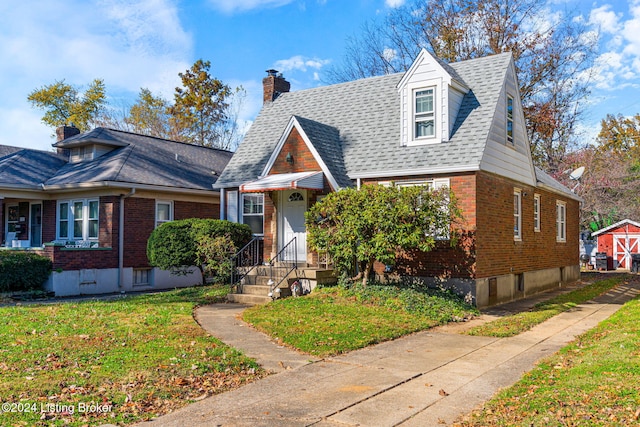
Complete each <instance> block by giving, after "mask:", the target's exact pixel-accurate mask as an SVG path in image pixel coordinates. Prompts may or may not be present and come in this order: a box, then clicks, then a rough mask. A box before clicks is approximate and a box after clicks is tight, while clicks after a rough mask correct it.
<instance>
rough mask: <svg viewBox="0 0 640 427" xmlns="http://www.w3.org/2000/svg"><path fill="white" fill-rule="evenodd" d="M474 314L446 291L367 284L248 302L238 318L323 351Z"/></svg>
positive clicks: (348, 347)
mask: <svg viewBox="0 0 640 427" xmlns="http://www.w3.org/2000/svg"><path fill="white" fill-rule="evenodd" d="M477 314H478V311H477V310H476V309H475V308H473V307H471V306H469V305H467V304H465V303H464V302H463V301H462V300H461V299H460V298H459V297H457V296H455V295H453V294H452V293H448V292H443V291H424V292H420V291H416V290H412V289H403V288H398V287H395V286H372V285H370V286H367V287H366V288H362V287H360V286H354V287H351V288H348V287H342V286H335V287H328V288H322V289H316V290H315V291H314V292H313V293H312V294H310V295H308V296H305V297H304V298H287V299H283V300H277V301H274V302H272V303H270V304H268V305H265V306H256V307H253V308H250V309H248V310H245V312H244V314H243V318H244V320H245V321H247V322H249V323H251V324H253V325H254V326H255V327H256V328H257V329H259V330H261V331H263V332H265V333H267V334H268V335H270V336H272V337H275V338H276V339H278V340H279V341H281V342H282V343H283V344H285V345H287V346H290V347H293V348H296V349H298V350H300V351H303V352H305V353H309V354H312V355H315V356H319V357H323V356H330V355H336V354H340V353H344V352H348V351H351V350H355V349H358V348H363V347H366V346H368V345H371V344H376V343H379V342H382V341H388V340H391V339H394V338H397V337H400V336H403V335H407V334H410V333H413V332H417V331H420V330H424V329H428V328H431V327H433V326H436V325H440V324H443V323H447V322H450V321H455V320H462V319H464V318H468V317H472V316H475V315H477Z"/></svg>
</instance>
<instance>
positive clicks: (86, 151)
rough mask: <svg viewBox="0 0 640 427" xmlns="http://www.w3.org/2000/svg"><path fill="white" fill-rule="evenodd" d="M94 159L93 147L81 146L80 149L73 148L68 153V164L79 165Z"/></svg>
mask: <svg viewBox="0 0 640 427" xmlns="http://www.w3.org/2000/svg"><path fill="white" fill-rule="evenodd" d="M94 157H95V146H93V145H83V146H80V147H73V148H71V149H70V151H69V163H80V162H85V161H88V160H93V159H94Z"/></svg>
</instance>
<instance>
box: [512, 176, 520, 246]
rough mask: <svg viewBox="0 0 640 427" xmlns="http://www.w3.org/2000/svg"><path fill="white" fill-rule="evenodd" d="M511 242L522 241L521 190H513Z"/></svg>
mask: <svg viewBox="0 0 640 427" xmlns="http://www.w3.org/2000/svg"><path fill="white" fill-rule="evenodd" d="M513 240H515V241H521V240H522V190H521V189H519V188H515V189H514V190H513Z"/></svg>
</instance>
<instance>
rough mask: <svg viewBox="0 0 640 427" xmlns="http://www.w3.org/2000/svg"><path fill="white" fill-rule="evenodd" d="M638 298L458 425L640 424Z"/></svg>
mask: <svg viewBox="0 0 640 427" xmlns="http://www.w3.org/2000/svg"><path fill="white" fill-rule="evenodd" d="M638 384H640V300H637V299H636V300H634V301H631V302H629V303H627V304H625V305H624V306H623V307H622V308H621V309H620V310H619V311H618V312H617V313H616V314H614V315H613V316H612V317H611V318H609V319H608V320H606V321H604V322H602V323H601V324H600V325H599V326H598V327H596V328H594V329H592V330H591V331H589V332H587V333H585V334H583V335H582V336H580V337H579V338H578V339H577V340H576V341H575V342H574V343H573V344H571V345H569V346H568V347H565V348H564V349H562V350H561V351H560V352H558V353H557V354H556V355H554V356H552V357H551V358H549V359H547V360H545V361H544V362H543V363H541V364H539V365H538V366H537V367H536V368H535V369H534V370H533V371H531V372H530V373H528V374H526V375H525V376H524V377H523V379H522V380H521V381H519V382H518V383H517V384H515V385H514V386H513V387H511V388H509V389H507V390H504V391H502V392H501V393H499V394H498V395H496V396H495V397H494V398H493V399H492V400H491V401H489V402H487V403H486V404H485V405H484V407H483V408H482V410H479V411H476V412H474V413H473V414H471V415H470V416H467V417H465V419H464V421H461V422H459V423H457V424H455V425H457V426H464V427H471V426H545V427H546V426H631V425H634V426H637V425H640V387H639V386H638Z"/></svg>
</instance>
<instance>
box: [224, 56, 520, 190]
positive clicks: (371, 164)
mask: <svg viewBox="0 0 640 427" xmlns="http://www.w3.org/2000/svg"><path fill="white" fill-rule="evenodd" d="M510 61H511V55H510V54H508V53H507V54H500V55H495V56H490V57H485V58H479V59H473V60H469V61H463V62H459V63H454V64H449V67H450V68H452V69H453V70H454V71H455V73H456V76H455V77H456V78H458V79H460V80H462V81H464V83H466V84H467V85H468V86H469V87H470V88H471V90H470V92H469V93H468V94H467V95H466V96H465V97H464V100H463V103H462V105H461V108H460V113H459V114H458V119H457V122H456V123H455V125H454V132H453V135H452V137H451V139H450V141H449V142H446V143H442V144H432V145H423V146H415V147H403V146H401V145H400V125H401V124H400V95H399V93H398V90H397V88H396V85H397V84H398V83H399V82H400V80H401V79H402V77H403V74H392V75H387V76H382V77H372V78H367V79H362V80H356V81H353V82H348V83H341V84H336V85H331V86H325V87H319V88H315V89H308V90H301V91H297V92H289V93H283V94H282V95H280V96H279V97H278V98H277V99H276V100H275V101H274V102H272V103H270V104H266V105H265V106H263V108H262V111H261V112H260V114H259V115H258V117H257V118H256V120H255V122H254V123H253V125H252V126H251V129H250V130H249V132H247V135H246V137H245V139H244V141H243V142H242V144H240V147H239V148H238V150H237V152H236V154H235V155H234V157H233V158H232V159H231V161H230V162H229V164H228V165H227V168H226V169H225V171H224V172H223V174H222V176H221V177H220V179H219V180H218V183H217V184H216V186H218V187H224V186H228V187H231V186H235V185H239V184H241V183H242V182H245V181H250V180H253V179H256V177H257V176H258V175H259V174H260V173H261V172H262V170H263V168H264V166H265V164H266V162H267V161H268V159H269V156H270V154H271V152H272V151H273V149H274V148H275V145H276V144H277V142H278V140H279V138H280V137H281V136H282V132H283V131H284V129H285V127H286V125H287V123H288V121H289V120H290V118H291V116H294V115H295V116H298V117H304V118H305V119H307V120H311V121H314V122H318V123H322V124H324V125H326V126H328V127H331V128H335V129H336V130H337V131H338V132H339V138H340V141H339V144H337V143H336V142H335V141H334V142H332V144H331V147H334V146H336V145H339V146H340V147H341V148H342V162H343V164H344V168H345V170H346V173H347V174H348V176H349V177H351V178H354V177H357V176H366V175H368V174H371V175H374V174H378V173H387V174H389V173H392V172H405V171H411V170H421V171H424V170H428V169H433V170H437V169H440V168H448V167H449V168H450V167H474V166H475V167H479V165H480V161H481V159H482V154H483V150H484V147H485V145H486V141H487V138H488V132H489V128H490V125H491V120H492V118H493V116H494V112H495V108H496V103H497V101H498V97H499V95H500V92H501V88H502V85H503V83H504V78H505V75H506V71H507V69H508V66H509V63H510ZM311 142H312V143H313V144H316V141H314V140H312V141H311ZM318 144H319V146H321V145H322V144H323V143H322V142H318ZM339 157H340V156H339V155H337V154H335V153H334V154H332V156H331V158H332V159H334V160H335V161H337V162H339V160H340V159H339ZM381 176H382V175H381Z"/></svg>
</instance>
